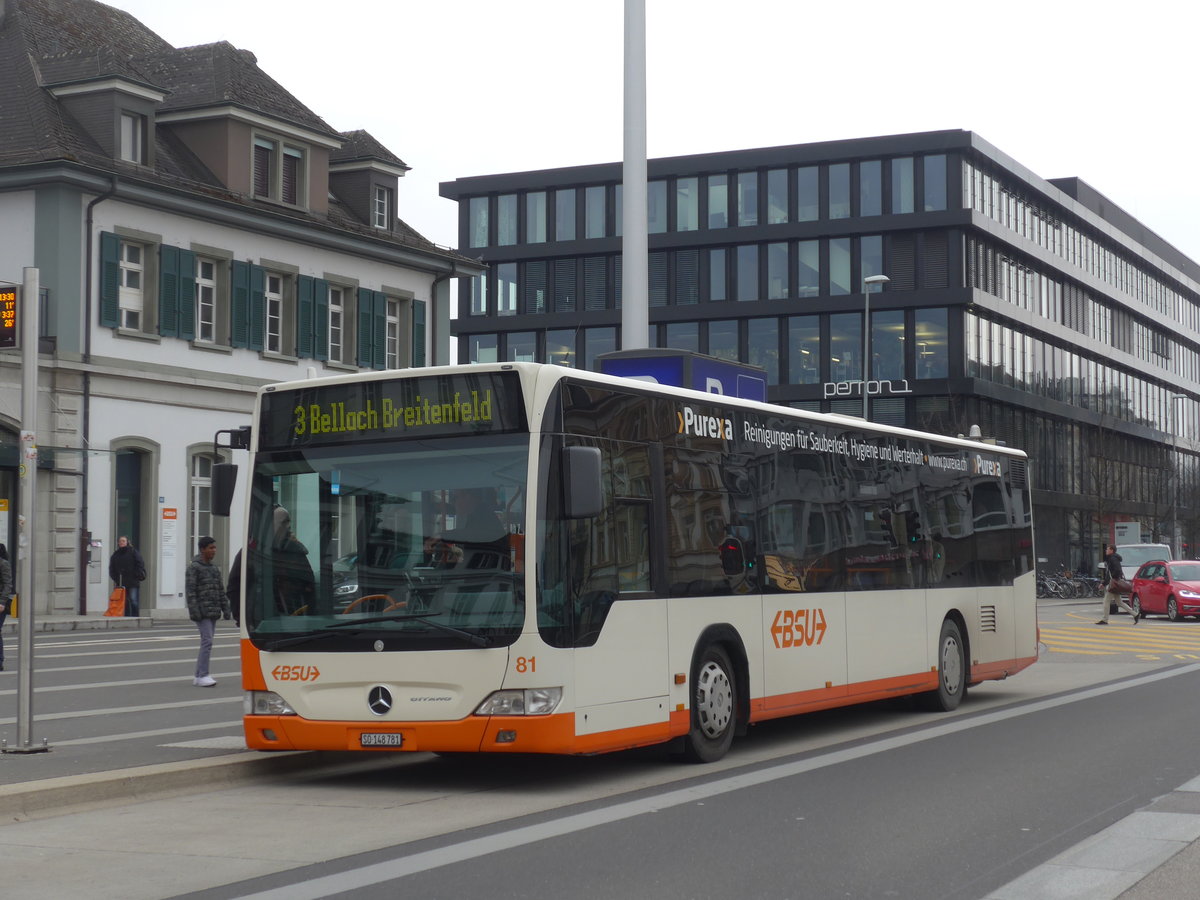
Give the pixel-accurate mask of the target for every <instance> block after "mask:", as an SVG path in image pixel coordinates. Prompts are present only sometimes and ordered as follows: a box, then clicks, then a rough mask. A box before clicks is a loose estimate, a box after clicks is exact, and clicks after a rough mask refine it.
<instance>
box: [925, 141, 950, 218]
mask: <svg viewBox="0 0 1200 900" xmlns="http://www.w3.org/2000/svg"><path fill="white" fill-rule="evenodd" d="M924 168H925V172H924V175H925V204H924V209H925V211H926V212H934V211H936V210H942V209H945V208H946V157H945V155H944V154H940V153H939V154H937V155H935V156H926V157H925V159H924Z"/></svg>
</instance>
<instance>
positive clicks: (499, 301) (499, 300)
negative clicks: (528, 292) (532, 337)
mask: <svg viewBox="0 0 1200 900" xmlns="http://www.w3.org/2000/svg"><path fill="white" fill-rule="evenodd" d="M495 269H496V315H498V316H515V315H516V314H517V264H516V263H497V264H496V266H495Z"/></svg>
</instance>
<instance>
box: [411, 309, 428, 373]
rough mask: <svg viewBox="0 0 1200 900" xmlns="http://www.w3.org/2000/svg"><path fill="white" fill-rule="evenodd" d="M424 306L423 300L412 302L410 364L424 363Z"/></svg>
mask: <svg viewBox="0 0 1200 900" xmlns="http://www.w3.org/2000/svg"><path fill="white" fill-rule="evenodd" d="M425 307H426V303H425V301H424V300H414V301H413V302H412V364H413V365H414V366H423V365H425Z"/></svg>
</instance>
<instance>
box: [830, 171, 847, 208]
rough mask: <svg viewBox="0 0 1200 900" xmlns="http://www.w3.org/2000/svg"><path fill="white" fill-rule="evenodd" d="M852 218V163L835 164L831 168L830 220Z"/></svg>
mask: <svg viewBox="0 0 1200 900" xmlns="http://www.w3.org/2000/svg"><path fill="white" fill-rule="evenodd" d="M849 216H850V163H835V164H834V165H831V166H830V167H829V218H831V219H845V218H849Z"/></svg>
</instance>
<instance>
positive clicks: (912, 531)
mask: <svg viewBox="0 0 1200 900" xmlns="http://www.w3.org/2000/svg"><path fill="white" fill-rule="evenodd" d="M904 525H905V529H904V530H905V531H906V532H907V533H908V542H909V543H910V544H915V543H916V542H917V541H919V540H920V539H921V517H920V516H919V515H918V514H917V513H916V512H915V511H914V510H911V509H910V510H909V511H908V512H906V513H905V514H904Z"/></svg>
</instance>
